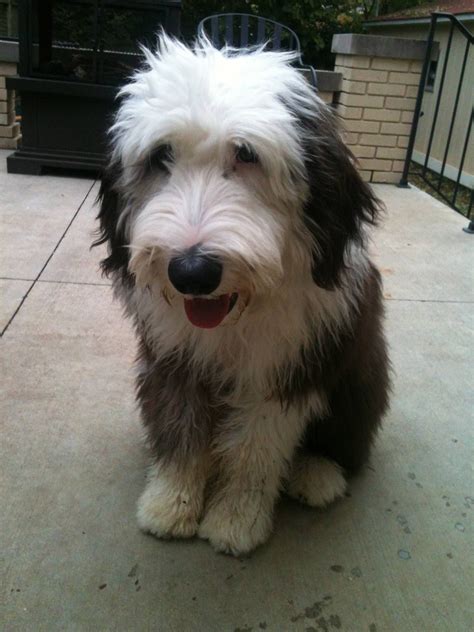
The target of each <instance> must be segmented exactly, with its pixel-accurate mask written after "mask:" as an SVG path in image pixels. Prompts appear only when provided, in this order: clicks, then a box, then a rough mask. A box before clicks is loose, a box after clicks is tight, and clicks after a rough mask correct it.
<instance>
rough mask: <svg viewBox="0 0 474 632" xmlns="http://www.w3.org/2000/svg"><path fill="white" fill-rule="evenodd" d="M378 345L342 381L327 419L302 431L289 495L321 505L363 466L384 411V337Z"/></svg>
mask: <svg viewBox="0 0 474 632" xmlns="http://www.w3.org/2000/svg"><path fill="white" fill-rule="evenodd" d="M379 342H380V344H379V345H378V346H373V347H372V349H371V355H370V356H369V358H367V356H366V357H365V358H364V359H363V360H361V359H359V360H358V362H359V365H358V366H357V365H356V364H354V365H353V366H352V367H351V369H350V370H348V371H347V372H346V373H345V374H344V375H343V376H342V377H341V378H340V380H339V382H338V384H337V385H336V387H335V388H334V389H333V392H332V394H331V396H330V398H329V405H328V413H327V415H325V416H322V417H320V418H314V419H312V420H311V421H310V422H309V424H308V426H307V427H306V431H305V434H304V439H303V442H302V444H301V446H300V448H299V449H298V450H297V452H296V453H295V457H294V462H293V467H292V471H291V474H290V478H289V481H288V485H287V492H288V494H289V495H290V496H292V497H295V498H298V499H299V500H301V501H302V502H305V503H306V504H309V505H312V506H318V507H319V506H324V505H326V504H328V503H329V502H331V501H332V500H335V499H336V498H337V497H339V496H342V495H343V493H344V491H345V488H346V485H345V476H350V475H352V474H356V473H357V472H358V471H359V470H360V468H361V467H362V466H363V465H364V464H365V463H366V462H367V460H368V458H369V454H370V449H371V447H372V443H373V441H374V439H375V436H376V433H377V430H378V428H379V425H380V422H381V419H382V417H383V415H384V413H385V411H386V409H387V407H388V392H389V374H388V371H389V369H388V362H387V359H386V350H385V344H384V342H383V339H382V338H380V340H379ZM363 363H364V364H363ZM362 364H363V365H362ZM361 365H362V366H361Z"/></svg>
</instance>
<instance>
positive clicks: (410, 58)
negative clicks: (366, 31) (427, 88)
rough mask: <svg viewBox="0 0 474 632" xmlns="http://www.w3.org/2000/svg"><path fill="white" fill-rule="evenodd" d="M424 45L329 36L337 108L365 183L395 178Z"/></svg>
mask: <svg viewBox="0 0 474 632" xmlns="http://www.w3.org/2000/svg"><path fill="white" fill-rule="evenodd" d="M425 50H426V44H425V42H422V41H418V40H410V39H402V38H395V37H378V36H375V35H356V34H342V35H335V36H334V37H333V40H332V51H333V52H334V53H336V65H335V68H334V70H335V71H336V72H339V73H341V74H342V86H341V92H340V93H339V98H338V105H337V111H338V113H339V115H340V117H341V118H342V120H343V125H344V127H345V129H346V134H345V139H346V142H347V144H348V145H349V146H350V148H351V150H352V152H353V153H354V155H355V156H356V157H357V159H358V161H359V167H360V172H361V174H362V177H363V178H364V180H366V181H367V182H393V183H398V182H399V181H400V178H401V173H402V170H403V164H404V161H405V156H406V148H407V145H408V136H409V134H410V128H411V122H412V119H413V111H414V109H415V102H416V95H417V90H418V84H419V81H420V73H421V67H422V64H423V59H424V56H425Z"/></svg>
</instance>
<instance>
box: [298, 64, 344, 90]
mask: <svg viewBox="0 0 474 632" xmlns="http://www.w3.org/2000/svg"><path fill="white" fill-rule="evenodd" d="M315 70H316V77H317V80H318V92H339V90H340V89H341V84H342V74H341V73H340V72H334V71H332V70H318V69H315ZM301 72H302V73H303V74H304V76H305V77H306V78H307V79H308V81H311V76H310V72H309V70H305V69H303V70H302V71H301Z"/></svg>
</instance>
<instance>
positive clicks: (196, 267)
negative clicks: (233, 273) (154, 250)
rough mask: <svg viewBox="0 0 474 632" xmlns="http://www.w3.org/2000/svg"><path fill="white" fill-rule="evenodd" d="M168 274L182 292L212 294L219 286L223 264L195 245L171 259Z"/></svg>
mask: <svg viewBox="0 0 474 632" xmlns="http://www.w3.org/2000/svg"><path fill="white" fill-rule="evenodd" d="M168 276H169V279H170V281H171V283H172V284H173V285H174V287H175V288H176V289H177V290H178V292H181V293H182V294H194V295H199V294H211V293H212V292H214V290H216V289H217V288H218V287H219V283H220V282H221V278H222V264H221V263H220V262H219V261H218V259H216V258H215V257H211V256H210V255H206V254H203V253H202V252H200V251H199V249H198V248H196V247H195V246H194V247H193V248H191V249H190V250H188V251H187V252H186V253H184V254H182V255H179V256H178V257H174V258H173V259H171V261H170V263H169V266H168Z"/></svg>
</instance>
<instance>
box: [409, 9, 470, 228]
mask: <svg viewBox="0 0 474 632" xmlns="http://www.w3.org/2000/svg"><path fill="white" fill-rule="evenodd" d="M438 20H443V21H445V20H449V21H450V31H449V35H448V41H447V44H446V51H445V56H444V63H443V68H442V71H441V77H440V81H439V88H438V94H437V97H436V103H435V106H434V111H433V119H432V122H431V129H430V132H429V137H428V144H427V148H426V153H425V157H424V161H423V164H422V166H421V168H418V169H417V175H418V176H419V177H421V178H422V179H423V180H424V182H426V183H427V184H428V185H429V186H430V187H431V188H433V189H434V190H435V191H436V193H437V194H438V195H439V196H440V197H441V198H442V199H443V200H444V201H445V202H446V203H447V204H449V206H451V207H452V208H453V209H454V210H456V211H458V212H459V213H461V214H462V215H465V216H466V217H467V218H469V219H471V220H472V219H473V218H472V207H473V190H472V188H471V189H470V195H469V199H468V202H467V204H462V205H461V204H460V203H459V194H460V190H461V188H463V186H462V183H461V177H462V175H463V168H464V165H465V160H466V156H467V153H468V150H469V146H470V137H471V132H472V122H473V119H474V108H473V106H472V98H473V96H472V95H473V92H472V86H469V85H467V86H466V90H465V91H464V92H463V91H462V88H463V85H464V84H465V81H464V79H465V74H466V67H467V62H468V57H469V52H470V51H471V46H472V44H473V41H474V35H472V34H471V33H470V32H469V31H468V30H467V29H466V27H465V26H464V25H463V24H462V23H461V22H460V21H459V20H458V19H457V18H456V17H454V15H452V14H451V13H443V12H434V13H432V15H431V26H430V30H429V34H428V40H427V46H426V55H425V60H424V63H423V68H422V71H421V77H420V84H419V87H418V94H417V98H416V105H415V112H414V118H413V124H412V128H411V132H410V137H409V142H408V148H407V155H406V159H405V165H404V169H403V174H402V178H401V180H400V186H408V176H409V174H410V173H411V171H410V169H411V165H412V164H413V163H412V160H413V150H414V147H415V140H416V135H417V130H418V123H419V120H420V118H421V117H422V116H423V114H424V113H423V112H422V104H423V96H424V94H425V89H426V80H427V77H428V71H429V67H430V62H431V57H432V51H433V42H434V36H435V32H436V26H437V23H438ZM458 33H459V34H460V37H462V38H465V48H464V54H463V58H462V64H461V70H460V74H459V81H458V84H457V89H456V95H455V98H454V105H453V108H452V113H451V120H450V122H449V126H443V129H444V130H445V129H446V128H447V129H448V133H447V137H446V144H445V147H444V152H442V155H443V158H442V161H441V167H440V169H439V171H438V169H436V170H433V169H430V157H431V152H432V148H433V140H434V139H435V134H436V132H437V131H438V132H439V130H440V125H438V123H439V110H440V104H441V99H442V97H443V89H444V84H445V78H446V72H447V68H448V63H449V61H450V52H451V45H452V42H453V36H454V34H458ZM461 94H463V95H467V96H465V98H468V99H471V107H470V113H469V114H468V117H467V119H468V120H467V121H466V120H464V121H460V120H459V117H458V116H457V115H458V109H459V102H460V97H461ZM455 126H458V128H457V129H461V128H462V127H464V129H465V133H464V140H463V143H462V151H461V157H460V160H459V165H455V166H454V165H451V166H452V167H453V166H454V167H455V170H456V169H457V176H456V177H455V180H454V179H452V180H451V182H450V186H449V187H446V186H444V190H443V184H444V185H446V182H447V181H448V179H447V177H446V176H445V170H446V163H447V160H448V153H449V150H450V147H451V141H452V138H453V131H454V130H455ZM459 126H461V127H459ZM448 188H449V189H450V190H449V191H447V189H448ZM463 197H465V196H463ZM471 225H472V226H471ZM470 227H471V228H474V221H471V224H470Z"/></svg>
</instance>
